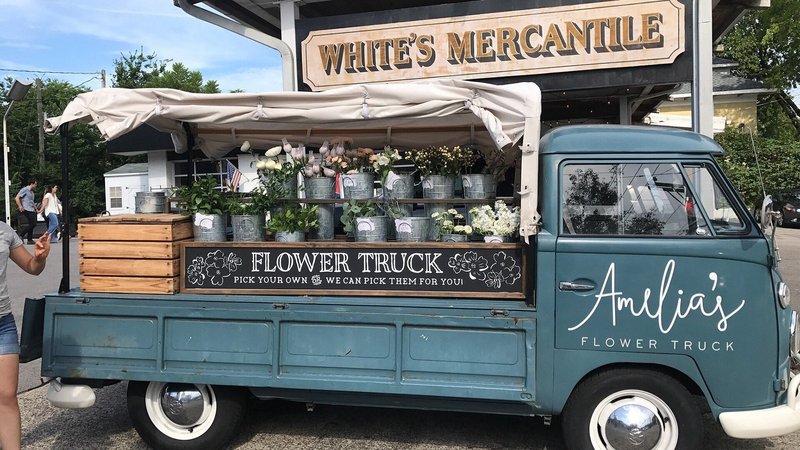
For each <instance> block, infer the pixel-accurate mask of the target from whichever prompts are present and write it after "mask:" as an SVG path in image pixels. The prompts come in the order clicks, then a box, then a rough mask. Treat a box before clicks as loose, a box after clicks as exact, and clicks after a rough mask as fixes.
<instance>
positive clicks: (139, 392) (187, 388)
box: [128, 381, 247, 450]
mask: <svg viewBox="0 0 800 450" xmlns="http://www.w3.org/2000/svg"><path fill="white" fill-rule="evenodd" d="M246 404H247V395H246V391H244V390H243V389H240V388H232V387H223V386H211V385H205V384H189V383H162V382H156V381H150V382H141V381H131V382H129V383H128V413H129V414H130V417H131V421H132V422H133V426H134V427H135V428H136V431H137V432H138V433H139V436H141V437H142V440H144V441H145V442H146V443H147V444H148V445H150V446H151V447H153V448H155V449H175V450H190V449H198V450H199V449H217V448H224V447H225V446H226V445H227V444H228V442H229V441H230V440H231V439H232V438H233V436H234V435H235V433H236V431H237V429H238V428H239V425H241V422H242V419H243V418H244V412H245V408H246Z"/></svg>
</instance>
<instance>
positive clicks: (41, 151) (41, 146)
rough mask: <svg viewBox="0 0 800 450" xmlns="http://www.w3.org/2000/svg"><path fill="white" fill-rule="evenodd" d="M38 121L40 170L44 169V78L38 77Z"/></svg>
mask: <svg viewBox="0 0 800 450" xmlns="http://www.w3.org/2000/svg"><path fill="white" fill-rule="evenodd" d="M36 121H37V124H38V126H37V127H36V128H37V130H39V171H40V172H41V171H42V169H44V113H43V112H42V80H41V78H37V79H36Z"/></svg>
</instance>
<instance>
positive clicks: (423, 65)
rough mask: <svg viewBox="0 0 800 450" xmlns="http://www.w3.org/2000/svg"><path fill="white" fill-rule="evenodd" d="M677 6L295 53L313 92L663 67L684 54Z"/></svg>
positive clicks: (652, 1) (645, 5)
mask: <svg viewBox="0 0 800 450" xmlns="http://www.w3.org/2000/svg"><path fill="white" fill-rule="evenodd" d="M685 41H686V32H685V8H684V5H683V4H682V3H680V2H678V1H677V0H639V1H628V0H618V1H609V2H592V3H577V4H574V5H565V6H557V7H551V8H537V9H527V10H513V11H504V12H498V13H489V14H478V15H470V16H461V17H445V18H441V19H429V20H419V21H409V22H394V23H386V24H379V25H370V26H359V27H351V28H338V29H330V30H317V31H312V32H310V33H309V35H308V37H307V38H306V39H305V40H304V41H303V43H302V55H301V56H302V68H303V80H304V82H305V83H306V84H308V85H309V86H310V87H311V88H312V89H314V90H322V89H328V88H331V87H336V86H344V85H350V84H360V83H373V82H387V81H406V82H407V81H409V80H420V79H427V78H441V77H456V78H486V77H491V76H503V77H507V76H513V75H538V74H545V73H563V72H572V71H579V70H596V69H609V68H620V67H640V66H649V65H655V64H671V63H672V62H673V61H674V60H675V58H676V57H677V56H678V55H680V54H681V53H683V52H684V48H685Z"/></svg>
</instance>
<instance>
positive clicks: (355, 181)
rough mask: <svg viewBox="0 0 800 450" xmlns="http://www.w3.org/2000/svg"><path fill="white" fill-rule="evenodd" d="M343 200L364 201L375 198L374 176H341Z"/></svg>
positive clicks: (363, 173)
mask: <svg viewBox="0 0 800 450" xmlns="http://www.w3.org/2000/svg"><path fill="white" fill-rule="evenodd" d="M342 190H343V191H344V198H355V199H364V198H372V197H374V196H375V174H373V173H366V172H361V173H352V174H345V175H342Z"/></svg>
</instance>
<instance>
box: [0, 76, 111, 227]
mask: <svg viewBox="0 0 800 450" xmlns="http://www.w3.org/2000/svg"><path fill="white" fill-rule="evenodd" d="M10 83H11V80H10V79H7V80H6V81H5V83H3V84H2V95H5V91H6V90H7V89H8V88H9V87H10ZM83 92H86V89H85V88H79V87H76V86H74V85H72V84H70V83H68V82H65V81H58V80H52V79H46V80H42V109H43V111H44V113H45V114H46V115H47V116H48V117H53V116H58V115H61V112H62V111H63V110H64V108H65V107H66V106H67V104H68V103H69V102H70V101H72V99H74V98H75V97H76V96H77V95H79V94H81V93H83ZM2 112H3V113H5V109H3V111H2ZM8 124H9V126H8V128H9V137H8V140H9V147H10V148H11V152H10V154H9V178H10V179H11V191H10V192H9V193H10V194H11V195H12V196H13V195H16V193H17V191H18V190H19V189H20V188H21V187H22V184H23V183H24V182H25V181H24V180H26V179H27V178H30V177H33V178H36V179H37V180H38V181H39V185H40V189H39V191H40V192H37V193H36V195H37V199H38V200H41V198H42V196H43V191H44V186H45V185H47V184H49V183H57V184H61V181H62V180H61V139H60V137H59V136H45V160H44V165H43V166H42V167H39V166H38V161H37V157H36V152H37V137H38V136H37V135H38V133H37V130H36V127H37V120H36V103H35V96H33V95H28V96H27V97H26V98H25V99H23V100H21V101H19V102H16V103H15V104H14V109H12V110H11V112H10V113H9V116H8ZM122 161H124V160H123V159H122V158H120V157H118V156H114V155H108V154H106V151H105V145H104V144H103V143H102V140H101V138H100V134H99V133H98V132H97V129H96V128H95V127H91V126H88V125H80V124H78V125H74V126H72V127H70V167H69V170H70V179H71V180H73V184H72V186H70V190H69V195H70V206H71V213H72V214H73V215H74V217H76V218H77V217H86V216H90V215H95V214H97V213H98V212H100V211H102V210H103V209H105V199H104V188H103V186H104V180H103V174H104V173H105V172H107V171H109V170H111V169H112V168H114V167H118V166H119V165H120V164H121V162H122ZM86 186H90V188H86ZM4 203H5V202H2V205H0V207H2V208H3V209H4V208H5V204H4ZM12 209H13V207H12ZM12 212H13V211H12ZM3 213H5V211H3ZM12 216H13V215H12Z"/></svg>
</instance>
